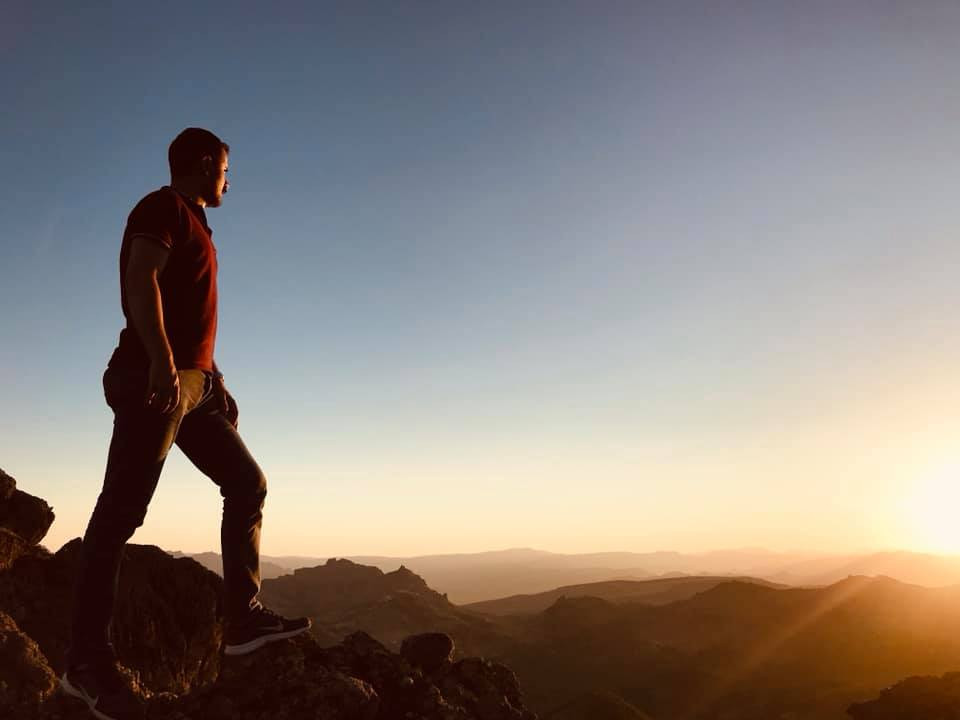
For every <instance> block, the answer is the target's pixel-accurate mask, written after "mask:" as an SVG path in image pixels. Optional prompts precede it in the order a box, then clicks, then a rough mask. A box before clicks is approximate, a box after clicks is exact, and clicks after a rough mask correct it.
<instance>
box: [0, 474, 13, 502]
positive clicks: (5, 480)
mask: <svg viewBox="0 0 960 720" xmlns="http://www.w3.org/2000/svg"><path fill="white" fill-rule="evenodd" d="M16 489H17V481H16V480H14V479H13V478H12V477H10V476H9V475H7V474H6V473H5V472H4V471H3V470H0V503H3V502H6V501H7V500H9V499H10V496H11V495H13V491H14V490H16Z"/></svg>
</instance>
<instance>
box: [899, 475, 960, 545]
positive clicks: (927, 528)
mask: <svg viewBox="0 0 960 720" xmlns="http://www.w3.org/2000/svg"><path fill="white" fill-rule="evenodd" d="M905 511H906V516H907V517H906V520H907V522H908V523H909V526H910V534H911V537H912V539H913V544H915V545H916V547H917V549H918V550H926V551H930V552H939V553H960V462H953V463H949V464H943V465H939V466H936V467H933V468H931V471H930V472H928V473H926V474H924V475H923V476H921V477H920V478H919V479H918V481H917V483H916V484H915V485H914V486H913V487H911V488H910V490H909V495H908V497H907V500H906V507H905Z"/></svg>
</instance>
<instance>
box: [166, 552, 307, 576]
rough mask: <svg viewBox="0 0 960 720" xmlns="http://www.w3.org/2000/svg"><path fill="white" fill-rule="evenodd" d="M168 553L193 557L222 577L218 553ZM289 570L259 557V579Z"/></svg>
mask: <svg viewBox="0 0 960 720" xmlns="http://www.w3.org/2000/svg"><path fill="white" fill-rule="evenodd" d="M170 555H172V556H173V557H175V558H179V557H189V558H193V559H194V560H196V561H197V562H198V563H200V564H201V565H203V566H204V567H205V568H206V569H207V570H211V571H213V572H215V573H216V574H217V575H219V576H220V577H223V558H222V557H221V556H220V554H219V553H215V552H203V553H195V554H192V555H191V554H187V553H183V552H180V551H179V550H175V551H174V552H171V553H170ZM289 572H290V570H288V569H287V568H286V567H283V566H281V565H278V564H276V563H273V562H270V561H269V560H264V559H263V558H261V559H260V579H261V580H265V579H267V578H275V577H280V576H281V575H286V574H287V573H289Z"/></svg>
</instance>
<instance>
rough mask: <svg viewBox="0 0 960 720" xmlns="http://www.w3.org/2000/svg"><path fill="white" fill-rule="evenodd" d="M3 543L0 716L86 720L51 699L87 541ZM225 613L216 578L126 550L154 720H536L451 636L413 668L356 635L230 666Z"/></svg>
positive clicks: (422, 648) (413, 643)
mask: <svg viewBox="0 0 960 720" xmlns="http://www.w3.org/2000/svg"><path fill="white" fill-rule="evenodd" d="M8 478H9V476H3V477H0V503H2V502H3V500H2V498H3V497H4V496H5V494H6V497H7V499H8V500H9V499H11V498H13V497H15V496H16V493H17V492H19V491H17V490H16V489H15V486H14V487H13V489H10V488H11V486H12V480H10V481H9V483H8V482H7V479H8ZM8 490H9V492H8ZM39 502H41V503H42V501H39ZM45 505H46V504H45V503H44V506H45ZM8 507H9V506H8ZM17 507H19V508H21V509H24V508H25V509H26V510H25V512H26V513H27V515H28V516H29V517H30V518H32V519H24V518H22V517H16V518H14V519H13V522H12V525H13V526H14V527H20V528H27V529H29V528H30V527H33V528H34V529H35V531H36V532H32V533H31V532H28V537H29V538H34V537H36V533H38V532H40V530H39V528H40V527H41V526H43V517H44V514H43V513H42V512H37V509H38V508H39V507H40V506H38V505H36V504H32V505H31V504H30V503H22V504H20V505H17ZM7 517H12V516H10V515H8V516H7ZM38 519H39V520H40V522H39V523H38ZM17 523H21V524H17ZM48 527H49V523H46V525H45V526H44V527H43V530H42V532H40V537H42V535H43V533H45V532H46V529H47V528H48ZM7 532H8V533H9V534H10V535H13V536H15V538H14V540H13V541H11V542H10V543H9V547H11V548H13V550H11V552H10V553H9V555H8V557H10V558H11V560H10V561H9V564H8V566H6V568H5V569H0V717H3V718H7V717H9V718H16V719H18V720H34V718H45V719H47V720H80V719H81V718H87V717H89V714H88V711H87V708H86V706H85V705H83V704H82V703H80V702H79V701H77V700H75V699H73V698H68V697H66V696H64V695H63V694H62V693H59V692H56V691H55V689H56V686H57V679H56V678H57V675H58V674H60V673H61V672H62V670H63V665H64V658H65V651H66V648H67V645H68V642H69V631H70V628H69V618H70V616H71V607H72V597H73V588H74V584H75V581H76V578H77V574H78V572H79V565H80V551H81V542H80V540H73V541H71V542H69V543H67V544H66V545H64V546H63V547H62V548H61V549H60V550H59V551H58V552H56V553H54V554H51V553H50V552H48V551H47V550H45V549H44V548H42V547H38V546H37V545H36V544H35V543H33V542H32V540H28V538H27V537H24V536H22V535H20V534H18V533H16V532H13V531H10V530H8V531H7ZM4 537H5V536H4V535H2V534H0V548H2V547H5V546H4V545H2V541H3V538H4ZM351 564H352V563H351ZM341 569H342V568H341ZM348 571H349V572H352V570H348ZM369 571H373V572H369ZM374 573H379V574H380V575H383V573H381V572H380V571H379V570H377V569H376V568H367V569H366V577H369V578H373V577H374ZM408 573H409V571H406V570H405V569H403V568H401V570H400V571H398V572H397V574H396V575H394V574H392V573H391V574H390V575H394V578H393V579H392V581H393V580H396V581H397V582H398V585H399V586H401V588H402V589H406V590H416V591H417V592H422V591H423V588H421V587H419V585H420V583H423V581H422V580H421V579H420V578H418V577H417V576H415V575H413V573H409V576H407V574H408ZM361 585H362V584H361ZM424 587H425V585H424ZM427 591H428V592H432V591H429V588H427ZM341 602H348V600H346V599H341ZM221 608H222V582H221V580H220V578H219V577H217V576H216V575H215V574H214V573H212V572H210V571H209V570H207V569H205V568H203V567H202V566H200V565H199V564H198V563H196V562H194V561H193V560H191V559H188V558H180V559H176V558H172V557H170V556H169V555H168V554H167V553H165V552H164V551H162V550H160V549H159V548H156V547H151V546H142V545H128V546H127V548H126V550H125V557H124V561H123V564H122V565H121V573H120V593H119V595H118V602H117V607H116V610H115V617H114V627H113V635H114V638H113V639H114V645H115V647H116V649H117V652H118V655H119V657H120V658H121V661H122V662H123V663H124V665H123V666H122V667H121V670H122V672H123V673H124V674H125V676H126V677H127V680H128V682H129V684H130V686H131V688H132V689H133V690H134V691H135V692H137V693H138V694H139V695H140V696H141V697H142V698H143V700H144V702H145V704H146V706H147V719H148V720H227V719H228V718H229V719H230V720H259V719H261V718H265V717H269V718H271V719H272V720H304V719H306V718H322V719H323V720H395V719H401V718H410V719H411V720H413V719H414V718H416V719H417V720H535V718H536V716H535V715H534V714H533V713H532V712H530V711H529V710H527V709H526V708H525V706H524V704H523V701H522V697H521V693H520V688H519V685H518V683H517V679H516V677H515V676H514V674H513V673H512V672H511V671H510V670H509V669H508V668H506V667H504V666H502V665H499V664H497V663H493V662H490V661H488V660H484V659H482V658H464V659H462V660H459V661H458V662H453V661H452V655H453V647H454V644H453V640H452V639H451V638H450V637H449V636H446V635H443V634H442V633H431V634H428V635H423V636H419V637H410V638H407V639H406V641H405V642H404V643H402V644H403V647H404V648H405V653H404V656H401V655H398V654H396V653H394V652H391V651H390V650H389V649H387V647H385V646H384V645H382V644H381V643H380V642H378V641H377V640H375V639H374V638H373V637H371V636H370V635H369V634H367V633H365V632H354V633H352V634H350V635H348V636H347V637H345V638H342V641H340V642H338V643H336V644H334V645H332V646H331V647H322V646H321V644H320V643H319V642H318V641H317V639H316V638H315V637H313V636H311V635H309V634H304V635H300V636H298V637H296V638H293V639H290V640H285V641H281V642H277V643H273V644H271V645H268V646H266V647H264V648H261V649H260V650H258V651H256V652H254V653H251V654H249V655H245V656H241V657H224V656H223V654H222V651H221V647H220V646H221V639H222V612H221Z"/></svg>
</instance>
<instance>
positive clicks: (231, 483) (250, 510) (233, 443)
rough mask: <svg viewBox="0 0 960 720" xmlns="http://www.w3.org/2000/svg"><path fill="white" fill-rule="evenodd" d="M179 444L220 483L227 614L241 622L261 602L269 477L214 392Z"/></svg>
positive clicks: (184, 428) (186, 422) (191, 416)
mask: <svg viewBox="0 0 960 720" xmlns="http://www.w3.org/2000/svg"><path fill="white" fill-rule="evenodd" d="M176 443H177V446H178V447H179V448H180V449H181V450H182V451H183V453H184V454H185V455H186V456H187V457H188V458H190V460H191V462H193V464H194V465H196V466H197V468H198V469H199V470H200V471H201V472H203V473H204V474H205V475H207V476H208V477H209V478H210V479H211V480H213V482H215V483H216V484H217V485H218V486H219V487H220V494H221V495H222V496H223V519H222V521H221V525H220V545H221V552H222V553H223V584H224V594H225V605H226V607H225V612H226V617H227V621H228V622H233V623H236V622H241V621H242V620H243V619H244V618H246V617H247V616H248V615H250V613H251V611H252V610H256V609H257V608H259V606H260V603H259V601H258V600H257V594H258V593H259V592H260V526H261V522H262V519H263V514H262V512H261V511H262V509H263V503H264V499H265V498H266V495H267V481H266V478H265V477H264V475H263V472H262V471H261V470H260V467H259V465H257V462H256V460H254V459H253V456H252V455H251V454H250V451H249V450H247V446H246V445H244V443H243V440H242V439H241V438H240V434H239V433H238V432H237V430H236V428H234V427H233V425H231V424H230V421H229V420H227V418H226V416H225V415H224V414H223V412H222V411H221V410H220V408H219V407H218V406H217V401H216V398H214V397H213V396H212V395H211V396H210V397H208V398H207V399H206V400H205V401H204V402H203V403H202V404H201V405H200V406H199V407H197V408H196V409H195V410H194V411H193V412H191V413H190V414H189V415H187V416H186V417H185V418H184V420H183V423H182V424H181V425H180V432H179V433H178V434H177V439H176Z"/></svg>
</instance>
